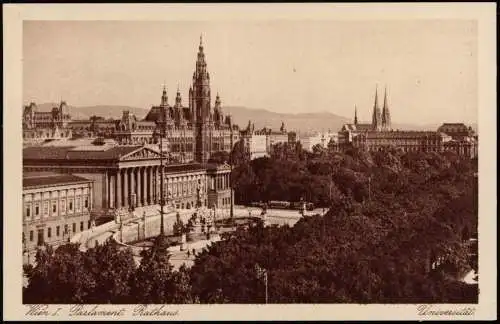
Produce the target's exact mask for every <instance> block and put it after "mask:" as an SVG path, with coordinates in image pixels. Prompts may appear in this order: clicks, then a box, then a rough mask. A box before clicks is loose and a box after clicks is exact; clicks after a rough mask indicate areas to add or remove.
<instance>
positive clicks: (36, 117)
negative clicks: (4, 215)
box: [23, 38, 239, 244]
mask: <svg viewBox="0 0 500 324" xmlns="http://www.w3.org/2000/svg"><path fill="white" fill-rule="evenodd" d="M211 102H212V94H211V89H210V75H209V73H208V70H207V63H206V61H205V53H204V49H203V43H202V40H201V38H200V45H199V48H198V54H197V60H196V67H195V71H194V73H193V78H192V85H191V87H190V89H189V98H188V103H187V105H184V104H183V102H182V98H181V95H180V92H179V90H177V95H176V97H175V103H174V104H173V105H171V104H169V100H168V97H167V91H166V89H165V88H164V89H163V93H162V95H161V98H160V102H159V105H157V106H153V107H151V109H150V110H149V112H148V113H147V114H146V116H145V118H144V119H142V120H140V119H138V118H137V117H136V116H135V115H133V114H131V113H129V112H128V111H124V112H123V115H122V117H121V118H120V119H112V120H109V119H108V120H106V119H104V118H102V117H98V116H94V117H92V118H90V119H89V120H71V117H70V115H69V113H68V111H67V105H66V103H65V102H61V104H60V106H59V107H55V108H53V109H52V111H50V112H42V111H39V110H38V109H37V106H36V104H34V103H31V104H30V105H28V106H26V107H25V108H24V111H23V138H24V143H25V145H24V148H23V174H24V175H25V178H26V177H27V175H29V174H32V175H33V174H48V173H53V174H52V175H51V178H50V179H51V181H52V180H53V179H55V180H54V181H55V182H54V184H52V183H50V182H48V183H47V186H48V187H47V188H45V189H44V190H45V191H49V192H50V194H49V196H50V197H49V196H48V197H49V198H47V201H49V202H50V206H51V207H50V208H51V210H53V212H50V213H49V214H50V215H49V216H50V217H51V215H56V213H57V217H62V218H61V220H60V223H61V222H62V223H61V224H63V223H64V224H66V221H67V220H66V216H67V213H66V211H67V210H68V207H67V206H69V205H68V201H69V200H68V199H67V198H66V197H67V195H68V194H69V193H66V191H64V192H63V191H61V190H62V189H61V188H60V185H59V183H58V181H59V180H58V179H66V180H68V179H69V180H71V181H73V182H71V181H69V180H68V181H69V182H67V183H66V182H65V183H64V185H65V186H74V181H76V180H78V181H80V180H81V181H83V183H84V184H85V185H87V183H88V188H87V187H86V188H87V189H85V190H86V192H87V196H86V198H85V199H87V200H85V201H86V203H85V206H86V207H87V206H88V215H87V216H85V217H87V218H85V219H82V220H80V219H78V221H74V222H73V221H71V222H70V223H71V224H73V223H75V224H76V225H72V226H73V227H75V226H76V229H75V230H73V231H72V233H75V232H77V231H78V229H79V228H80V227H79V226H78V224H80V223H82V224H84V225H82V226H84V227H85V229H87V228H88V224H89V221H92V222H94V221H95V222H96V223H102V222H106V221H109V220H113V219H114V220H115V221H117V222H121V221H122V220H124V219H127V218H137V217H143V216H144V215H148V216H149V215H155V214H156V215H157V214H158V213H159V204H160V192H161V191H162V190H163V193H164V198H165V200H166V202H167V211H173V210H176V209H193V208H195V207H198V204H199V203H200V204H201V207H204V208H210V209H212V208H218V209H226V208H227V209H229V207H230V205H231V203H232V189H231V186H230V178H229V177H230V172H231V167H230V165H228V164H227V163H223V164H217V165H215V164H211V163H210V161H209V160H210V157H211V155H212V154H213V153H215V152H218V151H226V152H230V151H231V150H232V147H233V145H234V144H235V143H236V142H237V141H238V140H239V128H238V126H237V125H233V123H232V120H231V116H229V115H224V113H223V110H222V103H221V99H220V96H219V95H218V94H217V95H216V97H215V102H214V106H213V107H212V106H211ZM160 141H161V144H162V145H159V144H160ZM160 147H161V148H162V150H160ZM161 159H163V161H164V162H163V169H162V167H161V162H160V160H161ZM162 171H163V174H164V181H163V184H162V183H161V181H160V179H161V172H162ZM39 179H42V178H39ZM36 181H38V180H28V179H27V178H26V179H25V183H26V184H30V186H29V187H27V186H25V189H26V190H28V189H29V190H31V191H33V190H34V189H37V190H38V187H32V186H31V183H32V182H33V183H35V182H36ZM38 182H39V181H38ZM38 182H37V184H38ZM162 186H163V187H162ZM32 188H34V189H32ZM63 189H64V190H66V189H65V188H63ZM31 191H29V192H28V191H27V192H26V195H25V196H24V197H23V203H24V204H25V207H26V208H25V211H24V219H25V222H24V224H25V228H26V234H25V235H26V236H27V237H28V238H27V242H28V243H33V244H35V243H36V244H39V243H40V242H43V241H44V240H45V241H51V239H52V240H53V239H55V238H57V239H58V240H60V239H61V235H62V234H60V233H63V231H62V230H61V226H63V225H64V224H63V225H61V224H59V223H57V224H55V223H54V224H52V223H49V222H48V220H49V219H50V217H49V218H47V221H46V220H45V218H44V216H43V215H45V209H46V207H45V204H46V203H45V202H44V201H42V202H41V205H37V204H38V203H35V204H33V203H32V202H33V199H35V200H36V199H37V197H39V196H40V195H38V192H33V193H32V192H31ZM61 192H63V193H61ZM54 193H56V194H54ZM37 195H38V196H37ZM44 195H47V194H45V193H44ZM43 197H45V196H43ZM61 197H64V198H61ZM44 199H45V198H44ZM56 200H57V201H56ZM58 200H60V201H58ZM77 201H78V200H75V203H74V204H75V206H80V204H79V203H77ZM70 204H71V206H73V203H72V202H71V203H70ZM53 206H56V207H53ZM61 206H63V207H64V208H63V207H61ZM42 208H43V209H42ZM53 208H56V209H53ZM75 208H78V207H75ZM63 211H64V213H63ZM33 214H34V215H35V218H36V217H38V216H39V215H42V217H41V218H40V220H39V221H38V223H37V224H36V226H38V227H37V228H36V229H32V228H31V227H30V226H32V223H31V218H30V217H31V215H33ZM54 217H56V216H54ZM54 219H55V218H54ZM68 222H69V221H68ZM68 224H69V223H68ZM44 226H48V227H47V228H49V227H50V228H52V227H54V228H55V229H52V230H47V231H45V232H44V231H43V230H41V228H43V227H44ZM70 229H73V228H70ZM54 231H55V233H56V234H55V235H54ZM32 232H33V233H32ZM35 232H36V235H38V236H40V238H38V236H37V238H36V239H35V238H34V237H33V235H35V234H34V233H35ZM49 233H50V234H49ZM64 233H66V232H64ZM44 235H45V237H44V238H43V236H44ZM47 235H48V236H47Z"/></svg>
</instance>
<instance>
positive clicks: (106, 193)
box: [101, 171, 109, 208]
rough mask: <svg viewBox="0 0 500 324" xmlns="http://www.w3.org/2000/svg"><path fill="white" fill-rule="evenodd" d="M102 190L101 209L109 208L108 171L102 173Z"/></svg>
mask: <svg viewBox="0 0 500 324" xmlns="http://www.w3.org/2000/svg"><path fill="white" fill-rule="evenodd" d="M102 184H103V188H102V191H101V192H102V207H103V208H108V207H109V173H108V171H105V172H104V181H103V182H102Z"/></svg>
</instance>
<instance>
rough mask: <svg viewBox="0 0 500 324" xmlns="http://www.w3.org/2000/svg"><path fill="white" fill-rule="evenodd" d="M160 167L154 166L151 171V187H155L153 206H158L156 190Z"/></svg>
mask: <svg viewBox="0 0 500 324" xmlns="http://www.w3.org/2000/svg"><path fill="white" fill-rule="evenodd" d="M157 169H158V167H156V166H154V167H152V169H151V174H152V176H153V179H152V182H151V185H152V186H153V188H152V189H153V190H152V191H153V204H154V205H156V204H157V203H158V191H157V190H156V189H157V187H158V172H157Z"/></svg>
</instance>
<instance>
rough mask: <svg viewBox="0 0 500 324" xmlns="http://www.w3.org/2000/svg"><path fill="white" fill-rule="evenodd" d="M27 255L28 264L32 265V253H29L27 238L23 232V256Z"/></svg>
mask: <svg viewBox="0 0 500 324" xmlns="http://www.w3.org/2000/svg"><path fill="white" fill-rule="evenodd" d="M25 253H26V254H27V255H28V264H29V263H30V252H29V251H28V248H27V246H26V237H25V235H24V232H23V256H24V254H25ZM23 262H24V261H23Z"/></svg>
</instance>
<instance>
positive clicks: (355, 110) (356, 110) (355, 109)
mask: <svg viewBox="0 0 500 324" xmlns="http://www.w3.org/2000/svg"><path fill="white" fill-rule="evenodd" d="M357 124H358V107H357V106H356V105H354V125H357Z"/></svg>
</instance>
